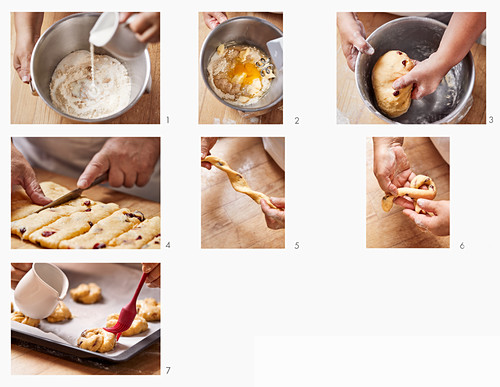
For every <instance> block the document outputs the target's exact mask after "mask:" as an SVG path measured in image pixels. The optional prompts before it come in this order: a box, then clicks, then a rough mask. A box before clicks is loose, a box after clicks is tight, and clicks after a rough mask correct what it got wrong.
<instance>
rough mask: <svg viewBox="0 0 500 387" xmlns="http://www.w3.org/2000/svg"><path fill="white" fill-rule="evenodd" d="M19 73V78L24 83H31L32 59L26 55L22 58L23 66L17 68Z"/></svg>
mask: <svg viewBox="0 0 500 387" xmlns="http://www.w3.org/2000/svg"><path fill="white" fill-rule="evenodd" d="M17 73H18V74H19V78H21V80H22V81H23V82H24V83H29V81H30V59H29V58H27V57H25V58H21V67H20V68H19V69H18V70H17Z"/></svg>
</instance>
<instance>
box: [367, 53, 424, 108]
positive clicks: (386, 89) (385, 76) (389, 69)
mask: <svg viewBox="0 0 500 387" xmlns="http://www.w3.org/2000/svg"><path fill="white" fill-rule="evenodd" d="M413 67H415V64H414V62H413V61H412V60H411V59H410V57H409V56H408V55H406V54H405V53H404V52H402V51H396V50H394V51H388V52H386V53H385V54H384V55H382V56H381V57H380V58H379V59H378V60H377V63H375V66H374V67H373V70H372V85H373V91H374V92H375V98H376V100H377V104H378V107H379V108H380V110H382V112H383V113H384V114H385V115H387V116H388V117H390V118H395V117H399V116H400V115H402V114H404V113H406V112H407V111H408V109H409V108H410V104H411V90H412V88H413V85H408V86H406V87H405V88H403V89H401V90H394V89H393V88H392V84H393V83H394V81H395V80H396V79H399V78H401V77H402V76H403V75H406V74H408V73H409V72H410V70H411V69H413Z"/></svg>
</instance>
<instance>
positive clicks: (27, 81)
mask: <svg viewBox="0 0 500 387" xmlns="http://www.w3.org/2000/svg"><path fill="white" fill-rule="evenodd" d="M22 81H23V82H24V83H29V81H30V77H29V76H27V75H23V78H22Z"/></svg>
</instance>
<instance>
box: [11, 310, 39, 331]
mask: <svg viewBox="0 0 500 387" xmlns="http://www.w3.org/2000/svg"><path fill="white" fill-rule="evenodd" d="M10 319H11V320H12V321H17V322H18V323H21V324H26V325H29V326H32V327H35V328H36V327H38V325H39V324H40V320H38V319H35V318H31V317H28V316H25V315H24V314H22V313H21V312H14V313H12V314H11V315H10Z"/></svg>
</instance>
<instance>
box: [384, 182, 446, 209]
mask: <svg viewBox="0 0 500 387" xmlns="http://www.w3.org/2000/svg"><path fill="white" fill-rule="evenodd" d="M423 185H426V186H427V188H428V189H419V188H420V187H421V186H423ZM436 193H437V190H436V185H435V184H434V182H433V181H432V179H431V178H430V177H429V176H425V175H417V176H415V177H414V178H413V180H412V181H411V182H410V187H403V188H398V194H397V196H393V195H390V194H389V195H385V196H384V197H383V198H382V209H383V210H384V211H385V212H389V211H390V210H391V208H392V204H393V201H394V199H395V198H396V197H399V196H409V197H411V198H412V199H413V203H414V205H415V211H416V212H417V213H420V212H421V211H422V209H421V208H420V207H419V206H418V205H417V199H428V200H432V199H434V198H435V197H436Z"/></svg>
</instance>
